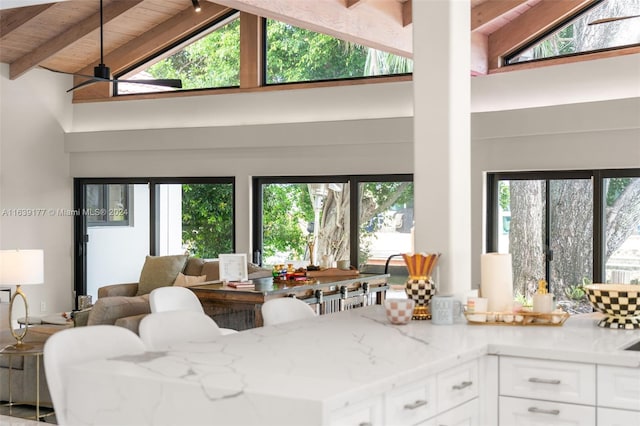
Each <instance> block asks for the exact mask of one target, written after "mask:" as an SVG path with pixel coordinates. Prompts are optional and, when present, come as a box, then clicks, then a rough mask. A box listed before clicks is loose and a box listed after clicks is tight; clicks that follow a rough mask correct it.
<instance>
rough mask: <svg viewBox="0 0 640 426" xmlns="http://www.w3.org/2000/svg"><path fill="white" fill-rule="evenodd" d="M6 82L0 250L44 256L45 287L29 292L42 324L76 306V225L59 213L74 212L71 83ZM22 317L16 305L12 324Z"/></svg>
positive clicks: (40, 78)
mask: <svg viewBox="0 0 640 426" xmlns="http://www.w3.org/2000/svg"><path fill="white" fill-rule="evenodd" d="M8 75H9V68H8V66H7V65H5V64H0V247H1V248H2V249H14V248H23V249H32V248H39V249H44V272H45V274H44V277H45V283H44V285H40V286H26V287H24V291H25V293H26V295H27V299H28V302H29V307H30V314H31V315H33V316H39V315H42V314H50V313H53V312H59V311H62V310H69V309H70V308H71V301H72V299H73V297H72V289H73V274H72V262H71V257H72V253H71V249H72V237H73V228H72V223H73V222H72V221H73V218H72V216H70V215H66V214H65V213H63V212H60V211H58V209H62V210H65V211H67V210H71V207H72V201H71V199H72V181H71V178H70V176H69V155H68V154H66V153H65V152H64V131H63V128H67V127H68V126H69V125H70V119H71V106H70V97H68V96H65V95H63V94H64V93H65V87H66V85H67V83H68V82H67V80H66V78H60V77H58V76H57V75H53V74H52V73H48V72H44V71H33V72H30V73H28V74H27V75H25V76H23V77H22V78H20V79H19V80H16V81H9V80H8ZM16 209H17V210H16ZM35 209H44V210H43V211H40V212H38V213H36V210H35ZM18 211H21V212H26V213H27V214H29V213H31V214H38V216H16V215H15V214H17V212H18ZM40 214H43V215H40ZM41 301H45V302H46V306H45V309H44V310H41ZM23 314H24V310H23V307H22V304H21V303H16V306H14V317H18V316H22V315H23Z"/></svg>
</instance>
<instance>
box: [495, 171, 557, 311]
mask: <svg viewBox="0 0 640 426" xmlns="http://www.w3.org/2000/svg"><path fill="white" fill-rule="evenodd" d="M498 194H499V197H498V215H497V224H496V229H497V232H498V239H497V241H498V253H511V257H512V266H513V294H514V296H516V298H518V299H520V300H521V301H522V302H526V301H530V300H531V296H532V295H533V293H534V292H535V291H536V289H537V282H538V280H539V279H541V278H544V277H545V220H546V219H545V217H546V215H545V212H546V186H545V181H544V180H537V179H534V180H510V181H509V180H501V181H499V182H498Z"/></svg>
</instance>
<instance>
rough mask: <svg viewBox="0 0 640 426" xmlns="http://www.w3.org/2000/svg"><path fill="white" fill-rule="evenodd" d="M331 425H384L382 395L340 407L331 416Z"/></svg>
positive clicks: (329, 423)
mask: <svg viewBox="0 0 640 426" xmlns="http://www.w3.org/2000/svg"><path fill="white" fill-rule="evenodd" d="M327 424H328V425H329V426H378V425H383V424H384V422H383V416H382V397H377V398H372V399H370V400H367V401H363V402H360V403H358V404H353V405H350V406H347V407H343V408H340V409H338V410H336V411H334V412H333V413H331V415H330V416H329V421H328V423H327Z"/></svg>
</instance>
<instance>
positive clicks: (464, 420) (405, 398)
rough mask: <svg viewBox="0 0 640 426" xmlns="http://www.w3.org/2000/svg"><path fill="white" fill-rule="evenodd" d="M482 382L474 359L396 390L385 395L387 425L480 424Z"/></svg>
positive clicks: (476, 361)
mask: <svg viewBox="0 0 640 426" xmlns="http://www.w3.org/2000/svg"><path fill="white" fill-rule="evenodd" d="M478 382H479V374H478V360H474V361H471V362H467V363H464V364H461V365H459V366H456V367H453V368H450V369H448V370H444V371H442V372H440V373H438V374H436V375H435V376H430V377H425V378H424V379H421V380H416V381H415V382H413V383H410V384H407V385H403V386H401V387H398V388H397V389H393V390H391V391H389V392H387V393H386V394H385V395H384V399H385V404H384V405H385V416H384V418H385V421H384V424H385V425H393V426H402V425H415V424H421V425H432V424H434V425H447V426H449V425H466V424H469V425H475V424H478V419H479V413H480V410H479V408H478V388H479V386H480V385H479V383H478ZM441 419H444V420H446V422H444V423H443V422H442V421H441ZM471 421H472V423H468V422H471ZM434 422H435V423H434Z"/></svg>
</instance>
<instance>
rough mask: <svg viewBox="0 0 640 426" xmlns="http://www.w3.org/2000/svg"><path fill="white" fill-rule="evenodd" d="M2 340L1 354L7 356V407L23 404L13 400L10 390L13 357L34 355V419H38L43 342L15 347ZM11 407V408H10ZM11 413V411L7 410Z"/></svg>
mask: <svg viewBox="0 0 640 426" xmlns="http://www.w3.org/2000/svg"><path fill="white" fill-rule="evenodd" d="M4 343H5V342H4V341H3V342H2V344H3V347H2V349H0V355H1V356H7V357H9V402H8V405H9V407H12V406H13V405H23V404H25V403H20V402H15V401H14V400H13V392H12V387H13V386H12V383H13V380H12V372H13V357H14V356H20V357H28V356H33V357H36V401H35V404H36V417H35V419H36V420H38V421H39V420H40V363H41V362H42V355H43V354H44V343H42V342H32V343H26V344H24V345H23V346H24V347H23V348H21V347H17V346H15V345H14V344H10V345H4ZM10 409H11V408H10ZM9 414H11V411H9Z"/></svg>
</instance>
